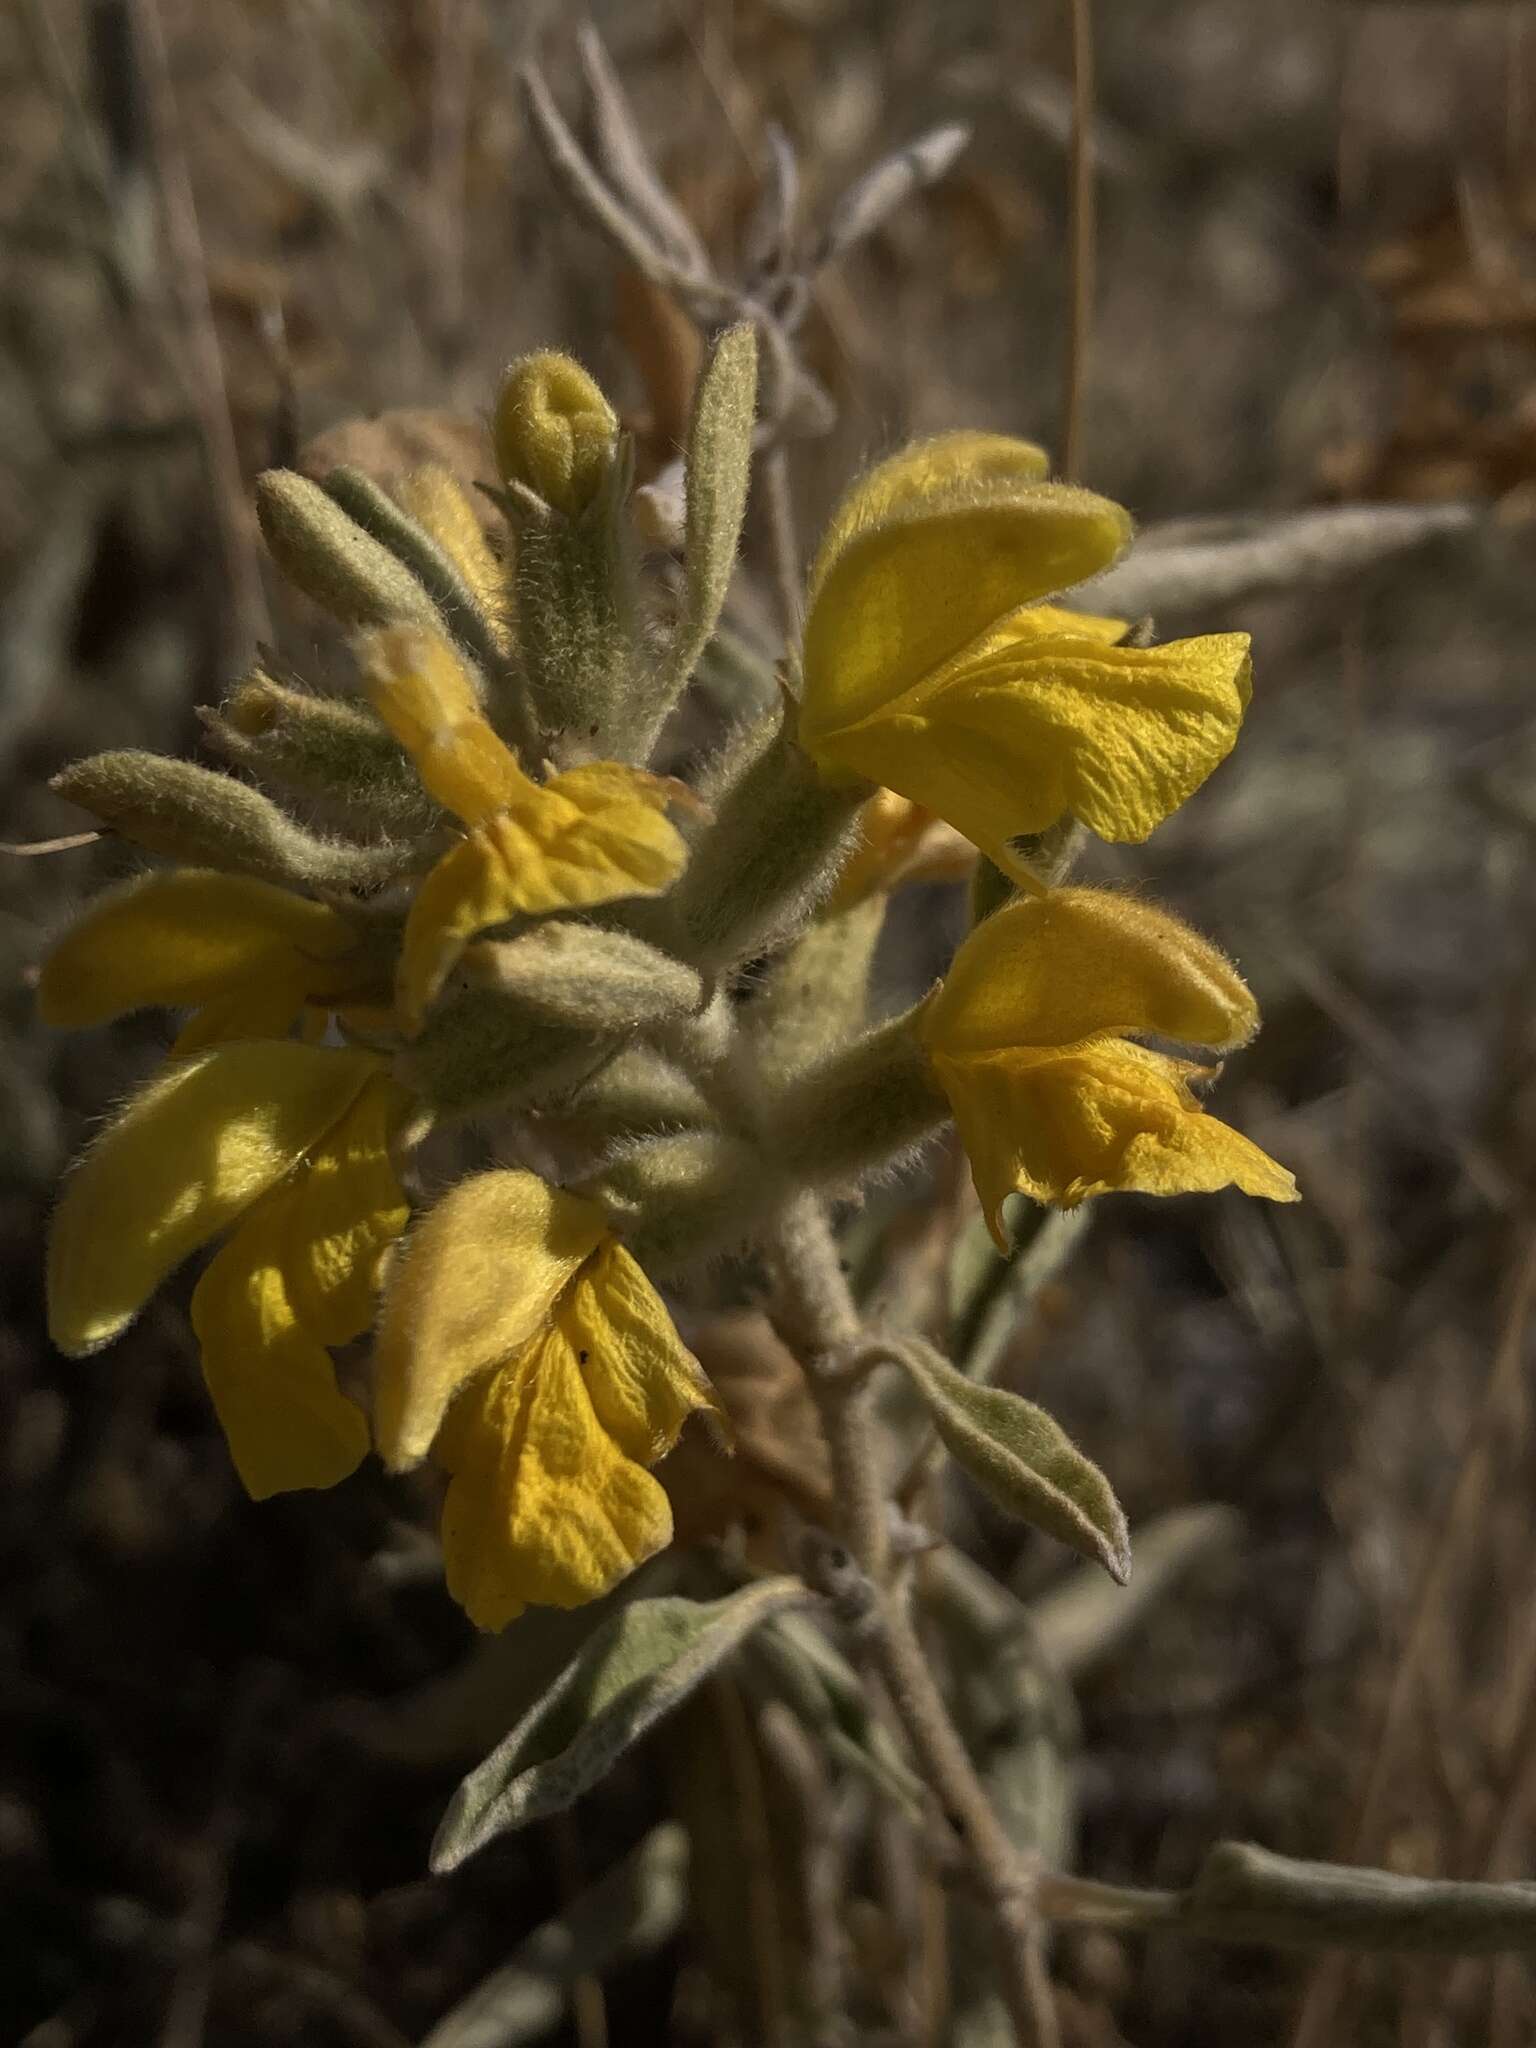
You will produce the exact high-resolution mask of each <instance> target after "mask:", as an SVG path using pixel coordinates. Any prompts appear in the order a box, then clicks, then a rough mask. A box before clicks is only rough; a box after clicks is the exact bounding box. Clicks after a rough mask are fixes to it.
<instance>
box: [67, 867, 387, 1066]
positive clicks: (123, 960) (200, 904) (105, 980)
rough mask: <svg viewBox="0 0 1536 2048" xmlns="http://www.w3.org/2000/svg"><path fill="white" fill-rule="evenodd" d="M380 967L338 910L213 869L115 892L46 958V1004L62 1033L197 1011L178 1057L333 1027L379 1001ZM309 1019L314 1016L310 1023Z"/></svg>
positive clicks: (151, 878) (141, 880)
mask: <svg viewBox="0 0 1536 2048" xmlns="http://www.w3.org/2000/svg"><path fill="white" fill-rule="evenodd" d="M378 972H379V970H378V967H377V965H376V964H375V963H373V962H371V961H370V960H369V959H368V958H367V957H366V956H365V955H364V953H363V951H362V949H361V947H360V945H359V939H358V934H357V933H356V932H355V931H354V930H353V928H352V927H351V926H350V925H349V924H348V923H347V921H346V919H345V918H343V917H342V916H341V915H340V914H339V913H338V912H337V911H335V910H332V909H331V908H330V906H329V905H328V904H324V903H316V902H313V901H312V900H311V899H310V898H309V897H307V896H299V895H296V894H295V893H294V892H293V891H292V890H289V889H278V888H275V887H273V885H272V884H271V883H269V882H254V881H250V880H248V879H246V878H245V877H243V876H238V875H222V874H215V873H214V872H212V871H211V870H210V869H206V868H176V869H172V870H171V871H169V872H167V873H162V874H152V875H142V876H140V877H138V878H137V879H136V880H134V881H131V882H125V883H124V884H123V885H122V886H121V887H120V888H117V889H112V890H109V891H108V892H107V893H106V894H105V895H104V896H101V897H99V898H98V899H97V901H96V902H95V903H93V904H92V905H91V907H90V909H89V910H87V911H86V912H85V914H84V915H83V916H82V917H81V918H79V919H78V920H77V921H76V923H74V924H73V925H72V926H71V927H70V929H69V930H68V931H67V932H66V933H65V935H64V937H63V938H62V939H61V940H60V941H59V943H58V944H57V945H56V946H55V947H54V949H53V951H52V952H51V953H50V954H49V955H48V958H47V959H46V960H45V961H44V962H43V967H42V973H41V975H40V977H39V980H38V1005H39V1008H40V1010H41V1013H42V1016H43V1020H44V1022H45V1023H47V1024H51V1025H53V1026H54V1027H55V1028H57V1029H63V1030H80V1029H82V1028H84V1027H86V1026H88V1025H93V1024H104V1023H106V1022H107V1021H108V1020H109V1019H110V1018H113V1017H120V1016H123V1015H125V1014H126V1013H127V1012H128V1011H130V1010H138V1009H146V1008H150V1007H153V1006H158V1005H165V1006H166V1007H168V1008H178V1009H180V1008H186V1009H191V1010H192V1011H193V1012H194V1014H193V1016H192V1017H191V1018H190V1019H189V1020H188V1022H187V1023H186V1025H185V1026H184V1027H183V1029H182V1031H181V1033H180V1035H179V1036H178V1037H177V1039H176V1042H175V1045H174V1047H173V1048H172V1050H173V1051H174V1052H177V1053H187V1052H196V1051H199V1050H201V1049H202V1048H203V1047H205V1046H209V1045H217V1044H219V1043H221V1042H223V1041H224V1040H227V1039H233V1038H283V1037H286V1036H287V1034H288V1032H289V1031H290V1030H291V1029H292V1028H293V1026H294V1024H295V1023H296V1022H298V1021H299V1020H300V1019H301V1018H305V1019H306V1021H307V1023H308V1025H309V1027H310V1028H311V1029H312V1030H318V1029H319V1028H321V1027H323V1024H324V1020H325V1016H326V1014H327V1012H328V1011H330V1010H332V1009H334V1008H336V1007H337V1006H338V1005H339V1004H356V1003H362V1002H366V1001H368V1000H370V999H374V1000H376V999H377V998H378V997H379V996H380V995H382V994H384V993H385V990H383V989H380V988H379V987H378V986H377V983H378ZM306 1013H307V1017H306Z"/></svg>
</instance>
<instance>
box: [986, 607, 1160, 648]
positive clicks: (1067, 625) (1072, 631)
mask: <svg viewBox="0 0 1536 2048" xmlns="http://www.w3.org/2000/svg"><path fill="white" fill-rule="evenodd" d="M1003 624H1004V625H1005V626H1006V628H1007V630H1008V633H1009V636H1010V638H1011V639H1013V640H1014V641H1015V642H1017V643H1022V642H1024V641H1027V640H1030V639H1035V640H1061V639H1066V640H1091V641H1093V642H1094V643H1095V644H1096V645H1097V646H1100V647H1113V646H1115V645H1116V644H1117V643H1118V642H1119V641H1121V640H1123V639H1124V638H1125V636H1126V634H1127V633H1128V632H1129V631H1130V621H1129V620H1128V619H1107V618H1104V617H1103V616H1101V614H1099V613H1098V612H1074V611H1069V610H1068V608H1067V607H1066V606H1065V605H1060V604H1029V605H1024V606H1023V607H1022V608H1021V609H1020V610H1019V611H1016V612H1015V613H1014V614H1013V616H1012V618H1010V619H1006V620H1004V621H1003Z"/></svg>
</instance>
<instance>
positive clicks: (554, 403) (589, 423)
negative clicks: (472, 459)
mask: <svg viewBox="0 0 1536 2048" xmlns="http://www.w3.org/2000/svg"><path fill="white" fill-rule="evenodd" d="M491 432H492V436H493V438H494V440H495V443H496V462H497V466H498V467H499V468H500V470H501V473H502V476H503V477H504V478H505V479H506V481H507V482H508V483H509V484H522V485H524V486H525V487H526V488H527V489H528V490H531V491H533V492H534V493H535V494H536V495H537V496H538V497H540V498H542V499H543V500H544V502H545V504H546V505H552V506H553V507H554V509H555V510H556V511H557V512H563V513H565V515H566V516H567V518H571V519H574V518H577V517H578V516H579V515H580V514H581V513H583V512H585V511H586V510H587V508H588V507H589V506H590V505H591V504H592V503H593V502H594V500H595V499H596V498H597V496H598V494H599V492H600V491H601V489H602V486H603V484H604V482H605V481H606V479H607V477H608V474H609V472H610V470H611V469H612V467H613V464H614V459H615V457H616V455H617V452H618V438H619V423H618V420H617V418H616V417H615V415H614V411H613V408H612V406H611V405H609V403H608V401H607V399H606V398H604V396H603V394H602V392H601V391H599V389H598V388H597V386H596V384H594V383H593V381H592V379H591V378H590V377H589V376H588V375H587V373H586V371H585V370H584V369H583V368H582V367H581V365H580V363H577V362H573V361H572V360H571V358H570V357H569V356H564V355H559V354H557V353H556V352H555V351H554V350H550V349H545V350H541V351H540V352H539V353H538V354H536V355H531V356H522V357H520V358H519V359H518V361H517V362H515V363H513V365H512V366H511V368H510V369H509V370H508V371H507V374H506V376H505V378H504V379H503V381H502V386H501V395H500V397H499V398H498V399H497V401H496V411H495V415H494V417H493V419H492V422H491Z"/></svg>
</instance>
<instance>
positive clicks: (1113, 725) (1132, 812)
mask: <svg viewBox="0 0 1536 2048" xmlns="http://www.w3.org/2000/svg"><path fill="white" fill-rule="evenodd" d="M1249 676H1250V668H1249V662H1248V636H1247V634H1246V633H1212V634H1207V635H1205V636H1204V637H1202V638H1200V639H1197V640H1174V641H1170V642H1169V643H1168V644H1167V645H1166V646H1162V647H1107V646H1102V645H1097V644H1094V643H1092V642H1089V641H1084V640H1077V639H1064V638H1063V639H1043V640H1038V639H1035V638H1034V637H1033V636H1030V635H1021V634H1020V633H1019V632H1018V630H1017V629H1016V627H1015V626H1013V625H1012V624H1011V623H1010V625H1009V626H1008V627H1006V628H1003V629H1000V630H999V631H998V632H997V633H995V634H991V635H988V636H986V637H985V638H984V639H983V640H982V641H981V642H979V643H977V645H976V646H974V647H972V648H970V649H968V650H967V651H966V653H965V655H964V656H963V657H962V658H961V659H960V660H958V661H956V662H954V663H952V664H951V665H950V666H949V668H947V669H945V670H943V671H942V672H940V673H938V674H936V675H934V676H931V677H929V678H927V679H926V680H925V681H924V682H923V683H921V684H920V685H919V686H917V687H916V688H915V689H914V690H913V691H912V692H911V693H910V694H909V695H908V697H907V698H906V699H905V700H904V701H903V702H902V703H900V704H897V705H894V706H892V707H891V709H890V710H888V711H886V712H883V713H878V714H876V715H874V716H872V717H870V718H867V719H866V720H865V721H864V722H863V724H862V725H859V726H856V727H853V728H851V729H849V730H846V731H843V732H839V733H836V734H834V735H832V736H831V737H830V738H829V739H828V740H827V741H826V742H825V743H824V744H823V746H822V748H821V749H820V751H819V752H818V759H821V760H823V761H824V762H825V763H826V764H827V765H830V766H834V767H836V768H839V769H841V770H843V771H844V772H848V773H854V774H859V775H865V776H868V777H869V778H870V779H872V780H875V781H880V782H884V783H886V784H888V785H889V787H891V788H892V789H899V790H900V791H901V792H902V794H903V795H904V796H909V797H911V798H912V799H913V800H914V802H917V803H924V804H926V805H927V806H928V807H929V809H930V810H934V811H937V812H938V814H939V815H940V817H943V818H947V819H948V820H949V822H950V823H951V824H952V825H956V826H958V827H959V828H960V830H961V831H962V832H964V833H965V834H966V836H967V838H969V839H972V840H974V841H975V843H976V844H977V845H978V846H980V847H981V848H982V849H983V850H984V851H985V852H987V853H988V854H990V855H991V856H992V858H993V859H994V860H997V861H998V862H999V864H1000V865H1002V866H1004V867H1007V866H1009V865H1010V862H1011V855H1010V854H1009V851H1008V844H1007V842H1008V840H1009V839H1010V838H1012V837H1013V836H1014V835H1015V834H1017V833H1021V832H1043V831H1044V830H1045V829H1046V827H1047V826H1048V825H1053V824H1054V823H1055V822H1056V820H1057V819H1058V818H1060V817H1061V816H1062V815H1063V814H1064V813H1066V812H1071V813H1072V815H1073V816H1075V817H1078V818H1081V819H1082V821H1083V823H1084V824H1085V825H1087V826H1089V827H1091V829H1092V830H1093V831H1095V832H1097V833H1098V834H1099V836H1100V837H1101V838H1103V839H1114V840H1141V839H1145V838H1146V836H1147V835H1148V833H1149V832H1151V831H1152V830H1153V828H1154V827H1155V826H1157V825H1158V824H1160V823H1161V822H1162V820H1163V819H1164V818H1166V817H1167V816H1168V814H1169V813H1170V812H1171V811H1174V810H1176V809H1177V808H1178V806H1179V805H1180V804H1181V803H1183V802H1184V800H1185V798H1186V797H1188V796H1190V795H1192V794H1193V793H1194V791H1195V790H1196V789H1198V788H1199V786H1200V784H1201V783H1202V782H1203V781H1204V780H1205V778H1206V776H1207V775H1209V774H1210V772H1211V770H1212V769H1213V768H1215V767H1216V766H1217V764H1218V763H1219V762H1221V761H1222V760H1224V759H1225V758H1226V756H1227V754H1228V753H1229V752H1230V751H1231V748H1232V743H1233V741H1234V740H1235V739H1236V737H1237V730H1238V727H1239V725H1240V724H1241V722H1242V716H1243V712H1244V710H1245V709H1246V707H1247V703H1248V691H1249Z"/></svg>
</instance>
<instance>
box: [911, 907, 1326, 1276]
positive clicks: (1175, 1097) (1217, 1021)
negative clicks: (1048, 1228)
mask: <svg viewBox="0 0 1536 2048" xmlns="http://www.w3.org/2000/svg"><path fill="white" fill-rule="evenodd" d="M1257 1027H1258V1010H1257V1008H1256V1006H1255V1004H1254V1001H1253V998H1252V996H1251V995H1250V994H1249V992H1248V990H1247V988H1246V987H1245V986H1244V984H1243V982H1242V980H1241V979H1240V978H1239V976H1238V974H1237V971H1236V969H1235V968H1234V967H1233V966H1232V964H1231V962H1230V961H1228V960H1226V959H1224V958H1223V957H1222V955H1221V954H1220V953H1218V952H1217V951H1216V949H1215V948H1214V947H1213V946H1209V945H1207V944H1206V943H1205V941H1204V940H1203V939H1200V938H1199V937H1197V936H1196V934H1195V933H1194V932H1192V931H1190V930H1189V929H1188V927H1187V926H1185V925H1182V924H1180V923H1179V921H1178V920H1177V919H1176V918H1173V917H1170V916H1168V915H1167V914H1166V913H1165V912H1163V911H1159V910H1153V909H1151V908H1150V907H1148V906H1147V905H1146V904H1142V903H1137V902H1135V901H1134V900H1133V899H1131V898H1129V897H1124V896H1113V895H1110V894H1108V893H1107V892H1105V891H1102V890H1096V889H1056V890H1053V891H1051V892H1050V894H1048V895H1045V896H1038V897H1032V898H1028V899H1026V900H1024V901H1022V902H1017V903H1014V904H1011V905H1009V906H1008V907H1007V908H1005V909H1003V910H1000V911H998V912H997V913H996V915H995V916H993V917H990V918H988V919H987V920H986V922H985V923H983V924H981V925H978V926H977V928H976V930H975V931H974V932H972V933H971V935H970V937H969V938H968V939H967V940H966V941H965V943H964V944H963V945H962V946H961V948H960V951H959V952H958V953H957V954H956V956H955V962H954V965H953V967H952V968H951V970H950V973H949V976H948V978H947V980H946V981H945V982H944V984H943V986H942V987H941V988H940V989H939V990H938V991H937V993H936V994H935V995H934V996H933V997H932V998H931V999H930V1001H929V1002H928V1003H927V1004H926V1005H925V1007H924V1010H923V1012H922V1015H921V1018H920V1021H919V1026H918V1032H919V1037H920V1038H921V1040H922V1042H923V1044H924V1046H925V1048H926V1049H927V1051H928V1054H929V1058H930V1060H931V1061H932V1064H933V1069H934V1072H935V1074H936V1076H937V1078H938V1080H939V1082H940V1085H941V1086H942V1087H943V1089H944V1092H945V1094H946V1095H947V1096H948V1097H949V1101H950V1105H951V1107H952V1109H953V1110H954V1114H955V1122H956V1124H957V1126H958V1127H959V1131H960V1137H961V1142H962V1143H963V1144H964V1146H965V1149H966V1152H967V1153H968V1154H969V1156H970V1161H971V1172H972V1174H973V1176H974V1178H975V1182H976V1191H977V1193H978V1194H979V1195H980V1197H981V1203H982V1208H983V1209H984V1211H985V1213H986V1217H987V1224H988V1227H989V1228H990V1230H991V1232H992V1234H993V1237H994V1238H995V1239H996V1240H997V1243H998V1244H999V1246H1000V1247H1003V1248H1005V1249H1006V1245H1007V1238H1006V1234H1005V1232H1004V1229H1003V1223H1002V1209H1003V1203H1004V1201H1005V1200H1006V1199H1007V1197H1008V1196H1009V1195H1010V1194H1013V1193H1015V1192H1017V1193H1020V1194H1026V1195H1030V1196H1032V1197H1033V1198H1034V1200H1036V1201H1038V1202H1056V1203H1059V1204H1060V1205H1061V1206H1062V1207H1063V1208H1074V1207H1075V1206H1076V1205H1077V1204H1078V1203H1079V1202H1081V1201H1084V1200H1086V1199H1087V1198H1088V1197H1089V1196H1090V1195H1098V1194H1104V1193H1107V1192H1108V1191H1110V1190H1111V1189H1123V1190H1128V1191H1139V1192H1141V1193H1143V1194H1154V1195H1174V1194H1186V1193H1188V1194H1195V1193H1202V1192H1206V1191H1208V1190H1211V1189H1214V1188H1220V1187H1227V1186H1236V1187H1239V1188H1241V1189H1242V1190H1243V1192H1244V1193H1245V1194H1250V1195H1265V1196H1268V1197H1269V1199H1270V1200H1272V1201H1278V1202H1290V1201H1295V1200H1296V1199H1297V1195H1296V1183H1295V1181H1294V1179H1293V1178H1292V1176H1291V1175H1290V1174H1289V1173H1287V1172H1286V1170H1285V1168H1284V1167H1282V1166H1278V1165H1276V1163H1275V1161H1274V1160H1272V1159H1271V1158H1269V1157H1268V1155H1267V1154H1266V1153H1264V1152H1261V1151H1260V1150H1259V1148H1258V1146H1257V1145H1255V1144H1253V1143H1252V1142H1251V1141H1250V1140H1249V1139H1247V1138H1245V1137H1243V1136H1242V1135H1241V1134H1240V1133H1239V1132H1237V1131H1234V1130H1231V1129H1230V1128H1229V1127H1228V1126H1227V1125H1226V1124H1223V1123H1221V1122H1219V1121H1218V1120H1217V1119H1216V1118H1215V1117H1213V1116H1207V1115H1206V1114H1205V1112H1204V1110H1203V1109H1202V1107H1201V1105H1200V1102H1199V1099H1198V1098H1197V1097H1196V1095H1195V1094H1194V1092H1193V1091H1192V1089H1191V1087H1190V1085H1189V1084H1190V1082H1191V1081H1192V1080H1194V1079H1197V1078H1201V1079H1203V1078H1208V1077H1209V1072H1210V1070H1208V1069H1202V1068H1201V1067H1198V1066H1196V1065H1193V1064H1192V1063H1190V1062H1189V1061H1187V1060H1179V1059H1173V1058H1170V1057H1169V1056H1168V1055H1167V1054H1165V1053H1160V1052H1153V1051H1150V1050H1149V1049H1148V1048H1146V1047H1145V1046H1140V1045H1134V1044H1130V1043H1128V1042H1127V1038H1128V1034H1130V1033H1132V1032H1140V1033H1146V1034H1149V1035H1152V1036H1155V1037H1158V1038H1164V1039H1174V1040H1177V1041H1179V1042H1181V1043H1184V1044H1188V1045H1201V1046H1210V1047H1212V1048H1214V1049H1216V1050H1218V1051H1225V1050H1229V1049H1230V1048H1231V1047H1233V1046H1237V1045H1241V1044H1243V1043H1244V1042H1245V1041H1246V1040H1247V1039H1249V1038H1251V1037H1252V1035H1253V1033H1254V1031H1255V1030H1256V1029H1257Z"/></svg>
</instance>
